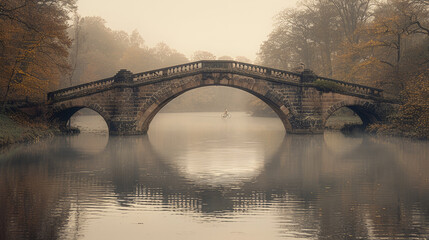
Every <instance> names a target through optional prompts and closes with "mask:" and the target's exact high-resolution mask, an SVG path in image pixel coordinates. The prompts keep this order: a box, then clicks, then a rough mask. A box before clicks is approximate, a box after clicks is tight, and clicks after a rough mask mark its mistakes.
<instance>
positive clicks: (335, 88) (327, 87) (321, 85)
mask: <svg viewBox="0 0 429 240" xmlns="http://www.w3.org/2000/svg"><path fill="white" fill-rule="evenodd" d="M313 86H315V87H316V88H317V89H319V90H320V91H324V92H345V91H346V90H347V89H346V88H345V87H344V86H341V85H340V84H338V83H336V82H332V81H327V80H320V79H319V80H316V81H314V82H313Z"/></svg>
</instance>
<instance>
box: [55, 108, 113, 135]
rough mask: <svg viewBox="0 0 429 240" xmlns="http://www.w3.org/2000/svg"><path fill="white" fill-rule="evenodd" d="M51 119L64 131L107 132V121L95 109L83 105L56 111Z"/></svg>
mask: <svg viewBox="0 0 429 240" xmlns="http://www.w3.org/2000/svg"><path fill="white" fill-rule="evenodd" d="M51 121H53V122H56V123H57V124H58V125H59V128H60V130H61V131H63V132H65V133H97V134H108V133H109V125H108V121H106V119H105V118H104V117H103V116H102V115H101V114H100V113H99V112H97V111H95V110H93V109H91V108H89V107H84V106H77V107H71V108H67V109H64V110H62V111H59V112H56V113H55V114H54V115H53V116H52V118H51Z"/></svg>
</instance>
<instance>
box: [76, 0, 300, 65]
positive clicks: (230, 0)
mask: <svg viewBox="0 0 429 240" xmlns="http://www.w3.org/2000/svg"><path fill="white" fill-rule="evenodd" d="M295 2H296V0H215V1H213V0H212V1H207V0H121V1H117V0H116V1H105V0H78V6H79V13H80V14H81V16H100V17H102V18H104V19H105V20H106V21H107V26H108V27H110V28H112V29H114V30H124V31H126V32H128V33H130V32H131V31H133V30H134V29H137V30H138V31H139V32H140V34H141V35H142V37H143V38H144V40H145V43H146V45H148V46H150V47H153V46H155V44H156V43H158V42H165V43H166V44H167V45H169V46H170V47H172V48H174V49H176V50H177V51H179V52H181V53H184V54H185V55H186V56H187V57H188V58H189V57H190V56H191V55H192V53H193V52H194V51H197V50H205V51H209V52H212V53H213V54H215V55H216V56H217V57H220V56H224V55H228V56H231V57H236V56H246V57H248V58H249V59H251V60H254V59H255V57H256V53H257V52H258V50H259V47H260V45H261V43H262V42H263V41H264V40H266V39H267V35H268V34H269V33H270V32H271V30H272V29H273V17H274V16H275V15H276V14H277V13H278V12H279V11H281V10H283V9H284V8H287V7H294V6H295Z"/></svg>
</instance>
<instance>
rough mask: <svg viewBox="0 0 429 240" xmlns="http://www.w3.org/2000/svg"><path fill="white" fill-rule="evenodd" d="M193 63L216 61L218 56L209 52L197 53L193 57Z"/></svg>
mask: <svg viewBox="0 0 429 240" xmlns="http://www.w3.org/2000/svg"><path fill="white" fill-rule="evenodd" d="M191 60H192V61H200V60H216V56H215V55H214V54H213V53H211V52H207V51H196V52H194V54H192V56H191Z"/></svg>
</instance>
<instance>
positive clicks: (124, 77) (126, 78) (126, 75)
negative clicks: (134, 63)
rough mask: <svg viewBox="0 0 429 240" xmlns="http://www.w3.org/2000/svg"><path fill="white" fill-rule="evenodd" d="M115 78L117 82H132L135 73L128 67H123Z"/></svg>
mask: <svg viewBox="0 0 429 240" xmlns="http://www.w3.org/2000/svg"><path fill="white" fill-rule="evenodd" d="M113 78H114V79H115V80H114V81H115V83H132V82H133V73H132V72H130V71H128V70H127V69H121V70H120V71H119V72H118V73H116V75H115V76H114V77H113Z"/></svg>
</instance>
